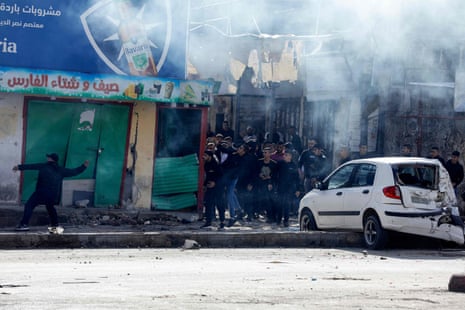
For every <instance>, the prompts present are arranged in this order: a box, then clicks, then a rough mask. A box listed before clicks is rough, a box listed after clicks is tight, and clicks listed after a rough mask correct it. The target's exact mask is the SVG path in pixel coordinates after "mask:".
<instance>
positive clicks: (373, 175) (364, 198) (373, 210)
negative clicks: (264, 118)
mask: <svg viewBox="0 0 465 310" xmlns="http://www.w3.org/2000/svg"><path fill="white" fill-rule="evenodd" d="M299 224H300V230H301V231H311V230H339V231H341V230H349V231H359V232H362V233H363V240H364V243H365V245H366V247H367V248H369V249H382V248H383V247H385V246H386V244H387V241H388V238H389V232H390V231H396V232H401V233H408V234H414V235H420V236H426V237H431V238H436V239H441V240H446V241H453V242H455V243H457V244H463V243H464V222H463V220H462V219H461V217H460V214H459V208H458V206H457V198H456V196H455V193H454V188H453V187H452V183H451V181H450V178H449V174H448V173H447V170H446V169H445V168H444V167H443V166H442V165H441V163H440V162H439V161H438V160H436V159H427V158H420V157H377V158H366V159H357V160H352V161H349V162H347V163H345V164H343V165H341V166H339V167H338V168H337V169H336V170H334V171H333V172H332V173H331V174H330V175H329V176H328V177H326V178H325V179H324V180H323V182H320V183H316V184H315V187H314V189H312V190H311V191H310V192H308V193H307V194H306V195H305V196H304V197H303V198H302V199H301V201H300V205H299Z"/></svg>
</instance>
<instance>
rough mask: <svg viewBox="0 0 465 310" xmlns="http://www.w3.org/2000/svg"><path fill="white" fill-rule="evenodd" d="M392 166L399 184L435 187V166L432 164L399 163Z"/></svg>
mask: <svg viewBox="0 0 465 310" xmlns="http://www.w3.org/2000/svg"><path fill="white" fill-rule="evenodd" d="M393 168H394V172H395V174H396V179H397V182H398V183H399V184H400V185H410V186H416V187H421V188H428V189H434V188H435V184H436V179H437V177H436V174H437V167H436V166H434V165H399V166H397V167H393Z"/></svg>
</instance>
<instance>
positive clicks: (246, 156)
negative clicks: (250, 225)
mask: <svg viewBox="0 0 465 310" xmlns="http://www.w3.org/2000/svg"><path fill="white" fill-rule="evenodd" d="M249 151H250V149H249V146H248V145H247V144H245V143H243V144H242V145H240V146H239V148H238V149H237V153H238V154H239V156H240V160H239V174H238V179H237V185H236V190H237V196H238V197H237V198H238V199H239V204H240V205H241V207H242V209H243V212H244V213H245V214H243V215H246V216H247V218H246V220H247V221H248V222H251V221H253V219H254V217H255V212H254V206H253V189H254V187H255V181H256V180H255V175H256V171H257V157H256V156H255V155H252V154H250V152H249Z"/></svg>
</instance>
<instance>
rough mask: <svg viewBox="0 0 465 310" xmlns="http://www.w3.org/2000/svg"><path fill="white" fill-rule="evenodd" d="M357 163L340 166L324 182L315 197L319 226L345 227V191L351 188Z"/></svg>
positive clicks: (315, 213) (322, 227)
mask: <svg viewBox="0 0 465 310" xmlns="http://www.w3.org/2000/svg"><path fill="white" fill-rule="evenodd" d="M356 167H357V165H355V164H350V165H345V166H342V167H340V168H339V169H338V170H336V171H335V172H334V173H333V174H332V175H331V176H330V177H329V178H328V179H326V180H325V182H324V183H323V189H322V190H320V191H319V192H318V195H317V197H316V199H315V204H314V207H315V210H314V211H315V212H314V215H315V216H316V220H317V225H318V227H319V228H321V229H324V228H343V227H344V222H345V219H344V217H345V215H344V197H345V195H344V193H345V191H346V190H348V189H349V188H350V180H351V177H352V174H353V172H354V171H355V169H356Z"/></svg>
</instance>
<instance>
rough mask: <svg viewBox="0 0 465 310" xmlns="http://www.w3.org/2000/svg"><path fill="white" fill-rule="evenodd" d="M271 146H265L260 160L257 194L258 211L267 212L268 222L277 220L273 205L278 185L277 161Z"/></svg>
mask: <svg viewBox="0 0 465 310" xmlns="http://www.w3.org/2000/svg"><path fill="white" fill-rule="evenodd" d="M271 153H272V149H271V147H265V148H263V158H261V159H259V160H258V167H257V175H258V177H257V181H256V185H257V186H256V194H257V204H258V210H257V211H258V213H260V212H265V213H266V217H267V222H268V223H272V222H274V221H276V215H275V208H274V207H273V205H274V204H275V202H274V201H273V197H274V191H275V187H276V177H277V174H276V173H277V166H278V164H277V162H275V161H274V160H272V159H271Z"/></svg>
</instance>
